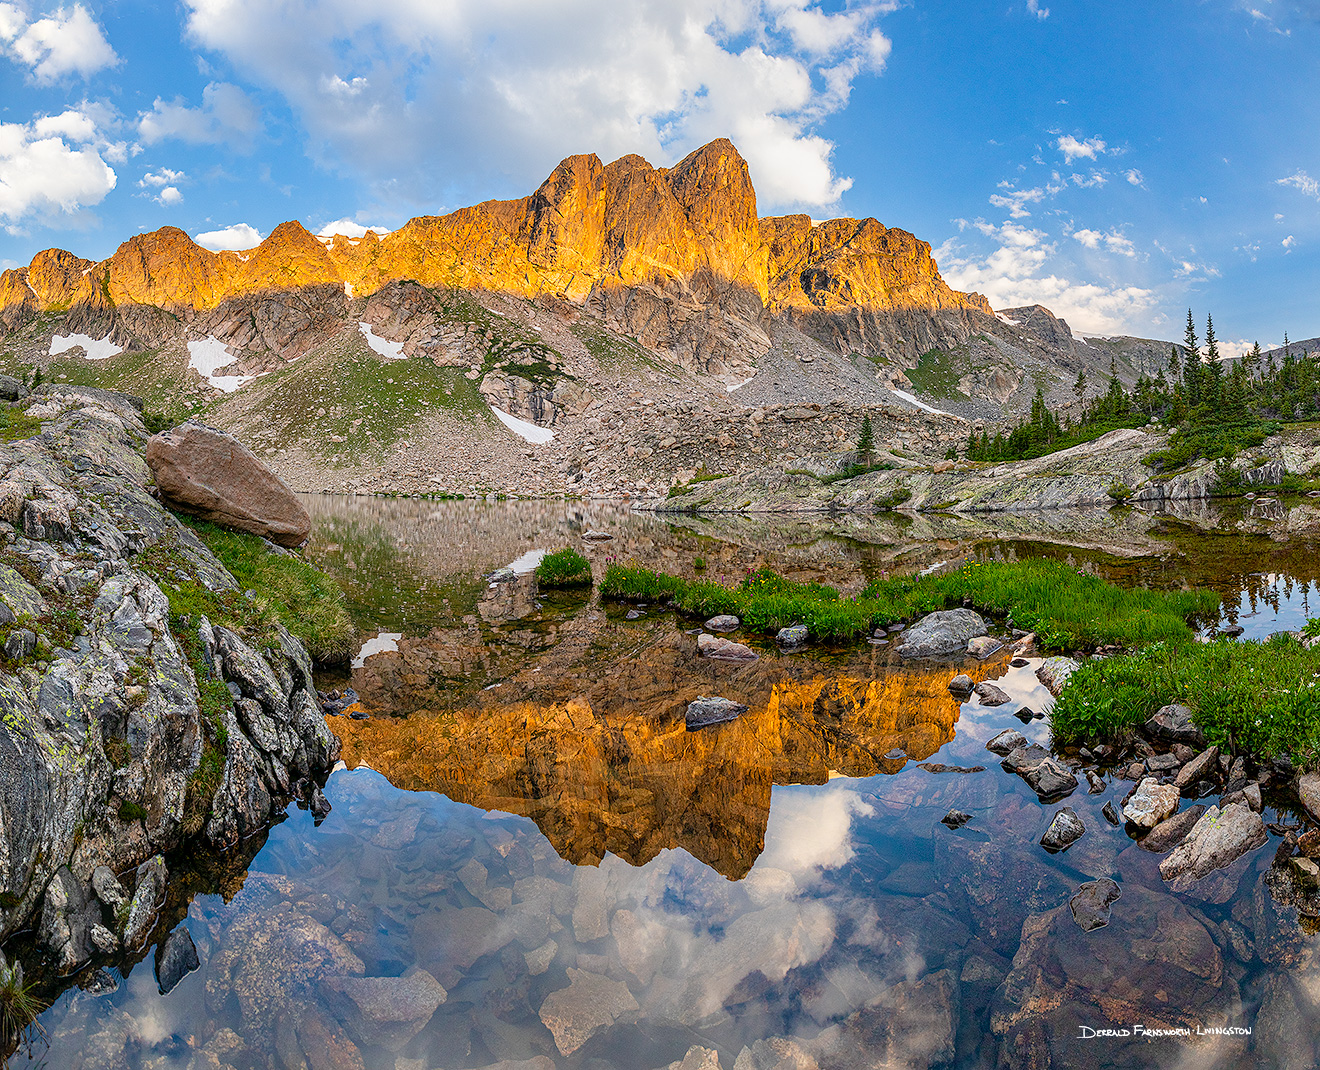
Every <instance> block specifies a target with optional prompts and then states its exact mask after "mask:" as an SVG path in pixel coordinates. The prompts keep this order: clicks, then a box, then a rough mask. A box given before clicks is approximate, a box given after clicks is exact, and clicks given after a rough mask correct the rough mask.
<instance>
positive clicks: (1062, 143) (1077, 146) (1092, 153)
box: [1054, 134, 1108, 164]
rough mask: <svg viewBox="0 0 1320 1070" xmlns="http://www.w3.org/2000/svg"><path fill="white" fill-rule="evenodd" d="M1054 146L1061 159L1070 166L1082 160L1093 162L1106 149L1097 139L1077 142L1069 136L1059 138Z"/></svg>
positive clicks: (1089, 138)
mask: <svg viewBox="0 0 1320 1070" xmlns="http://www.w3.org/2000/svg"><path fill="white" fill-rule="evenodd" d="M1054 146H1055V148H1057V149H1058V150H1059V151H1060V152H1061V153H1063V158H1064V159H1065V160H1066V161H1067V162H1068V163H1070V164H1071V163H1073V162H1075V161H1077V160H1082V159H1086V160H1094V159H1096V158H1097V157H1099V156H1101V155H1103V154H1104V152H1105V149H1106V148H1107V147H1108V146H1106V145H1105V143H1104V142H1103V141H1102V140H1101V139H1100V138H1098V137H1088V138H1087V139H1086V140H1085V141H1078V140H1077V139H1076V138H1075V137H1073V136H1072V135H1071V134H1065V135H1064V136H1063V137H1061V138H1059V140H1058V141H1056V142H1055V143H1054Z"/></svg>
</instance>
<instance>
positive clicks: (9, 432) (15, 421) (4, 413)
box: [0, 405, 41, 442]
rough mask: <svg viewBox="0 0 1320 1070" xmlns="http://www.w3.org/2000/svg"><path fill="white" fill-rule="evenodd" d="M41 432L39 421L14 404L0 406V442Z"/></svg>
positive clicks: (15, 440) (15, 439)
mask: <svg viewBox="0 0 1320 1070" xmlns="http://www.w3.org/2000/svg"><path fill="white" fill-rule="evenodd" d="M39 434H41V421H40V420H38V419H36V417H33V416H29V415H28V414H27V410H26V409H22V408H19V407H17V406H15V405H5V406H3V407H0V442H17V441H19V440H20V439H24V438H31V437H32V436H33V435H39Z"/></svg>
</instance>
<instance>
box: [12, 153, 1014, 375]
mask: <svg viewBox="0 0 1320 1070" xmlns="http://www.w3.org/2000/svg"><path fill="white" fill-rule="evenodd" d="M405 279H408V280H414V281H416V282H419V283H421V284H422V285H424V286H444V287H457V288H463V289H485V290H493V291H499V292H503V293H508V294H513V295H517V296H522V297H536V296H539V295H544V294H550V295H555V294H558V295H562V296H564V297H566V298H567V299H569V300H570V301H573V302H577V303H582V302H586V301H593V302H595V306H596V307H598V308H599V310H600V311H602V312H604V313H605V315H606V317H607V319H609V320H610V321H611V323H612V324H613V325H617V326H618V327H619V328H620V329H622V330H625V331H626V332H627V333H629V334H631V335H634V336H636V337H638V338H639V339H640V340H642V341H643V342H644V344H647V345H649V346H651V347H653V348H661V349H671V350H676V351H678V352H679V353H680V354H683V353H686V354H688V355H690V356H692V358H693V359H694V360H695V361H696V362H697V364H696V366H697V367H700V368H701V369H703V370H705V369H706V366H707V364H709V363H710V362H711V361H712V360H713V361H715V362H716V363H717V364H719V365H721V366H727V365H729V364H736V363H738V361H739V359H740V358H741V359H742V360H748V359H753V360H754V359H755V358H756V357H757V356H759V355H760V353H763V352H764V351H765V350H766V349H767V348H768V347H769V341H768V339H767V338H766V336H765V334H764V332H763V329H762V325H761V322H760V321H761V319H762V318H763V316H764V314H765V313H766V312H767V311H768V312H770V313H772V314H775V313H784V314H787V315H790V316H791V317H793V318H794V319H796V320H797V321H798V322H800V323H802V324H803V325H806V326H808V327H810V328H811V329H813V330H815V331H817V332H823V333H824V334H826V335H829V336H830V337H831V338H832V339H833V340H834V341H835V342H836V343H837V344H839V345H840V346H842V347H844V348H845V349H846V348H858V349H861V350H862V351H866V352H871V353H874V354H882V353H888V352H890V351H893V352H895V353H907V354H909V355H911V356H913V357H915V355H916V354H917V353H919V352H920V351H921V349H920V348H918V347H919V346H927V347H928V346H929V345H930V344H932V343H933V342H936V341H954V342H957V341H961V340H963V339H965V338H966V337H967V336H968V335H969V334H970V333H971V326H970V325H969V324H970V323H971V321H970V320H969V319H968V318H967V317H968V315H969V314H974V313H989V311H990V309H989V305H988V304H987V303H986V301H985V299H984V298H982V297H980V296H979V295H975V294H973V295H968V294H961V293H958V292H956V291H954V290H951V289H950V288H949V287H948V286H947V285H946V284H945V282H944V280H943V279H941V278H940V275H939V272H938V270H937V268H936V265H935V262H934V261H933V260H932V259H931V257H930V246H929V245H928V244H927V243H925V242H921V241H918V240H917V239H916V238H914V237H913V236H912V235H911V234H908V233H907V232H905V231H901V230H896V229H890V228H886V227H885V226H883V225H882V224H880V223H878V222H876V221H875V220H874V219H867V220H862V221H860V222H859V221H857V220H851V219H838V220H831V221H829V222H828V223H824V224H820V225H818V226H813V224H812V223H811V221H810V220H809V219H808V218H807V217H805V216H789V217H785V218H783V219H759V218H758V217H757V212H756V192H755V190H754V189H753V188H752V183H751V178H750V176H749V174H748V169H747V164H746V162H745V161H744V160H743V158H742V157H741V156H740V155H739V153H738V150H737V149H736V148H735V147H734V146H733V145H732V144H731V143H730V142H729V141H727V140H725V139H720V140H717V141H713V142H711V143H710V144H709V145H706V146H704V147H702V148H700V149H697V150H696V151H695V152H693V153H691V154H690V155H688V156H687V157H685V158H684V159H683V160H682V161H680V162H679V163H678V164H677V165H676V166H675V167H673V168H668V169H666V168H654V167H652V166H651V165H650V164H649V163H647V162H646V161H645V160H644V159H642V158H641V157H640V156H625V157H623V158H621V159H619V160H615V161H614V162H613V163H610V164H608V165H602V163H601V161H600V160H599V158H597V157H596V156H595V155H586V156H572V157H569V158H568V159H566V160H564V161H563V163H561V164H560V165H559V166H558V167H556V168H555V170H554V171H553V172H552V173H551V175H550V177H549V178H547V179H546V181H545V182H544V183H542V184H541V186H540V188H539V189H537V191H536V192H535V193H533V194H532V195H531V196H529V197H524V198H521V199H519V200H514V201H488V202H485V203H483V204H478V205H475V206H473V207H470V208H463V209H460V210H459V211H456V212H453V213H451V214H449V215H447V216H443V217H435V216H425V217H419V218H416V219H413V220H411V221H410V222H409V223H407V224H406V225H405V226H403V227H402V228H400V229H399V230H397V231H394V232H393V233H391V234H387V235H385V236H384V237H380V236H378V235H376V234H374V233H368V234H367V235H365V236H364V237H362V238H361V239H350V238H345V237H343V236H337V237H335V238H333V239H320V238H317V237H314V236H313V235H312V234H310V233H309V232H308V231H307V230H306V229H305V228H304V227H303V226H302V225H301V224H300V223H297V222H287V223H283V224H281V225H280V226H279V227H277V228H276V229H275V231H274V232H273V233H272V234H271V235H270V237H268V238H267V239H266V240H265V241H264V242H262V243H261V245H259V246H258V247H257V248H255V249H252V250H249V251H246V252H239V253H235V252H223V253H212V252H209V251H207V250H205V249H202V248H201V247H199V246H198V245H196V244H195V243H194V242H193V241H192V239H191V238H189V237H188V235H187V234H185V233H184V232H183V231H182V230H179V229H177V228H175V227H164V228H161V229H160V230H157V231H154V232H152V233H150V234H141V235H137V236H135V237H133V238H131V239H130V240H128V241H126V242H125V243H124V244H123V245H121V246H120V247H119V249H118V250H117V251H116V252H115V254H114V255H113V256H111V257H110V258H109V259H108V260H105V261H103V262H101V263H93V262H91V261H85V260H81V259H79V258H77V257H76V256H74V255H73V254H71V253H67V252H63V251H60V250H47V251H45V252H42V253H38V254H37V256H36V257H34V258H33V260H32V262H31V264H30V265H29V266H28V267H26V268H18V269H15V270H11V271H7V272H4V273H3V274H2V275H0V325H3V326H4V327H5V328H8V329H14V328H16V327H18V326H20V325H21V324H23V323H24V322H26V321H28V320H30V319H31V318H32V317H33V316H35V315H36V314H38V313H40V312H46V311H51V310H55V311H67V310H76V309H81V310H83V312H82V317H83V320H87V317H88V315H89V314H90V313H95V318H96V319H97V325H99V326H100V327H101V328H102V329H103V330H106V331H108V332H111V333H114V332H116V331H118V334H117V335H116V337H117V340H123V341H129V340H131V339H129V338H123V335H124V333H125V327H124V325H123V324H121V323H120V322H119V320H120V319H121V318H122V315H123V313H124V312H125V310H127V309H129V308H132V307H134V306H153V307H157V308H162V309H165V310H167V311H169V312H172V313H174V314H175V315H178V316H180V317H181V318H183V319H185V320H187V321H190V322H191V321H192V320H193V319H194V317H195V316H196V314H198V313H208V312H211V311H212V310H216V309H219V308H221V307H222V306H224V305H225V304H226V303H232V302H235V301H236V300H238V299H242V298H251V297H253V296H254V295H263V294H271V293H296V292H301V291H316V290H318V289H319V288H328V289H329V291H330V292H333V293H335V294H339V293H343V294H344V297H343V298H342V299H341V303H342V301H346V300H347V299H348V298H350V297H352V296H358V297H361V296H368V295H371V294H375V293H378V292H380V291H381V290H382V289H383V288H384V287H386V286H387V285H388V284H389V283H391V282H396V281H399V280H405ZM315 303H323V301H322V300H321V299H317V302H315ZM293 306H294V309H295V313H296V311H297V306H298V302H296V301H295V302H293ZM304 318H308V319H309V322H307V323H301V322H299V321H298V317H297V315H296V314H295V315H293V317H292V319H291V320H290V321H289V322H290V328H289V329H288V330H286V331H285V332H284V334H285V337H280V336H279V332H278V331H275V332H271V331H266V332H263V337H262V338H261V339H260V343H261V344H263V345H265V346H267V347H269V348H272V349H273V350H274V351H275V352H278V353H280V354H281V355H284V356H286V357H295V356H298V355H300V354H301V353H302V352H305V351H306V349H307V348H308V345H307V344H306V337H316V336H318V326H319V325H318V324H316V323H314V322H310V320H314V319H315V317H314V316H312V317H304ZM729 321H732V323H733V324H734V325H733V326H728V325H727V324H728V322H729ZM717 324H724V326H722V327H720V328H719V329H714V328H715V326H716V325H717ZM201 326H203V327H205V326H209V324H205V323H203V324H201ZM128 333H129V334H130V335H131V333H132V331H131V328H130V329H129V330H128ZM234 344H236V345H238V346H240V347H241V346H242V345H244V344H245V343H243V342H242V341H236V342H235V343H234ZM253 344H255V342H254V343H253ZM713 374H717V375H718V374H721V368H720V367H717V368H716V369H715V370H714V371H713Z"/></svg>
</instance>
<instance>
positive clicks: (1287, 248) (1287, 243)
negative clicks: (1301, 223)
mask: <svg viewBox="0 0 1320 1070" xmlns="http://www.w3.org/2000/svg"><path fill="white" fill-rule="evenodd" d="M1280 244H1281V245H1282V246H1283V251H1284V252H1285V253H1291V252H1292V251H1293V246H1294V245H1296V244H1297V239H1296V238H1294V237H1293V236H1292V235H1291V234H1289V235H1288V236H1287V237H1286V238H1284V239H1283V241H1282V242H1280Z"/></svg>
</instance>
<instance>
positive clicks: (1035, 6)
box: [1027, 0, 1050, 22]
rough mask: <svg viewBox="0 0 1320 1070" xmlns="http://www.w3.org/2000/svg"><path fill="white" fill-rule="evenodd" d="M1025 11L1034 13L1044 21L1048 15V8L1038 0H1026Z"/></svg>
mask: <svg viewBox="0 0 1320 1070" xmlns="http://www.w3.org/2000/svg"><path fill="white" fill-rule="evenodd" d="M1027 11H1029V12H1030V13H1031V14H1033V15H1035V16H1036V18H1038V19H1040V20H1041V22H1044V21H1045V20H1046V19H1047V18H1049V17H1050V9H1049V8H1047V7H1041V6H1040V0H1027Z"/></svg>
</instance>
